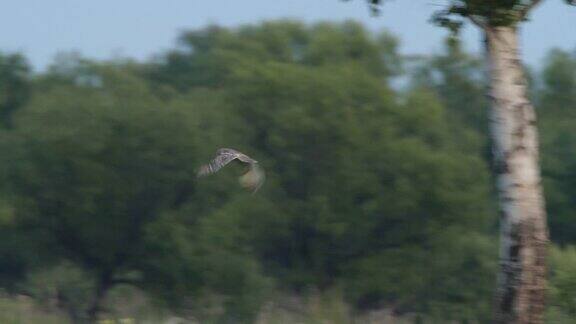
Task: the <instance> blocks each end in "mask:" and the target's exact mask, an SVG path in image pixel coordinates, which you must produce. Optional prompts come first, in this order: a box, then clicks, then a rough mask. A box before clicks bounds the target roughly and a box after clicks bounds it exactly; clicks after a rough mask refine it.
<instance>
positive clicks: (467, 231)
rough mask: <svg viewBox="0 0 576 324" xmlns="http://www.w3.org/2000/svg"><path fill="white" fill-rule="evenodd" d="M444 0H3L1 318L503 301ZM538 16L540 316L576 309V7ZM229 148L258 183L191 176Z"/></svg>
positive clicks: (472, 58) (311, 318)
mask: <svg viewBox="0 0 576 324" xmlns="http://www.w3.org/2000/svg"><path fill="white" fill-rule="evenodd" d="M443 3H444V2H442V1H438V3H436V2H434V1H413V2H408V1H395V2H390V3H389V4H387V5H386V6H385V7H384V11H383V12H382V15H381V16H380V17H375V18H373V17H372V18H371V17H370V13H369V10H368V9H367V8H366V6H365V3H363V2H362V1H355V2H339V1H336V0H318V1H315V2H313V4H312V3H310V1H305V0H296V1H285V2H272V1H264V0H252V1H242V2H238V1H231V0H228V1H219V2H218V3H215V2H208V1H205V2H200V1H191V2H190V3H185V1H182V0H171V1H164V2H152V1H138V2H137V1H123V2H116V1H111V0H105V1H99V2H97V3H96V2H94V3H82V4H78V2H75V1H71V0H70V1H64V0H59V1H56V2H45V1H39V0H36V1H32V0H26V1H19V2H12V3H11V4H4V5H3V7H4V8H3V11H2V13H1V14H0V152H1V153H0V323H32V324H35V323H85V322H94V321H96V320H98V321H99V322H100V323H262V324H264V323H270V324H275V323H310V324H313V323H488V322H489V320H490V316H491V303H492V297H493V289H494V287H495V270H496V265H497V233H498V226H497V225H498V224H497V218H498V213H497V208H496V206H495V199H494V196H495V193H494V192H493V185H492V178H491V175H490V174H491V172H490V164H489V160H490V150H489V143H488V138H487V135H486V134H487V120H486V108H487V104H488V101H487V100H486V98H485V94H484V93H485V89H486V84H485V78H484V66H483V61H482V58H481V54H482V52H481V51H482V50H481V42H480V41H481V40H480V39H479V37H478V34H477V33H476V32H475V31H474V30H473V29H472V28H470V27H468V28H466V29H465V30H464V31H463V34H462V37H461V38H460V39H456V38H454V37H451V36H450V35H449V33H448V32H447V31H445V30H443V29H441V28H439V27H436V26H433V25H432V24H430V23H429V22H428V19H429V17H430V15H431V14H432V13H433V12H434V11H435V10H438V8H441V6H442V4H443ZM533 20H534V21H533V22H528V23H527V24H526V28H525V29H524V35H523V43H524V44H525V46H524V48H525V51H524V52H525V57H526V62H527V64H528V66H527V71H528V73H529V76H530V80H531V86H530V89H531V96H532V98H533V100H534V103H535V105H536V107H537V110H538V113H539V118H540V120H539V124H540V127H541V128H540V129H541V134H540V136H541V141H542V160H543V161H542V163H543V176H544V185H545V193H546V198H547V204H548V205H547V208H548V212H549V215H550V218H549V225H550V231H551V237H552V241H553V247H552V253H551V256H550V262H551V271H550V290H549V294H550V297H549V298H550V302H549V306H548V311H547V317H548V322H549V323H574V318H576V154H575V153H576V132H575V131H574V129H575V128H576V52H575V49H576V34H575V33H573V32H572V31H574V30H575V28H576V10H574V9H573V8H569V7H564V6H562V5H561V3H560V1H557V3H555V2H553V1H547V2H546V3H545V5H543V6H542V7H541V8H539V9H538V10H537V12H536V13H535V15H534V19H533ZM551 26H552V27H551ZM562 30H564V32H562ZM220 147H233V148H236V149H239V150H241V151H243V152H245V153H247V154H249V155H250V156H252V157H254V158H255V159H257V160H259V161H260V163H261V164H262V166H263V167H264V168H265V170H266V173H267V182H266V183H265V184H264V186H263V187H262V188H261V189H260V191H259V192H258V193H257V194H255V195H251V194H250V193H248V192H245V191H242V189H241V188H240V186H239V185H238V182H237V181H238V180H237V177H238V175H239V174H241V172H242V169H241V168H235V167H234V166H232V167H229V168H225V169H224V170H222V172H220V173H218V174H216V175H214V176H212V177H209V178H203V179H199V180H198V179H196V177H195V171H196V170H197V168H198V167H199V166H200V165H201V164H203V163H206V162H207V161H209V160H210V159H211V158H212V157H213V155H214V153H215V151H216V149H217V148H220Z"/></svg>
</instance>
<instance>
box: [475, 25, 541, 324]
mask: <svg viewBox="0 0 576 324" xmlns="http://www.w3.org/2000/svg"><path fill="white" fill-rule="evenodd" d="M486 50H487V51H486V55H487V60H488V64H489V76H490V98H491V100H492V108H491V111H490V132H491V138H492V141H493V154H494V168H495V170H496V185H497V189H498V194H499V201H500V215H501V216H500V217H501V218H500V229H501V230H500V265H499V272H498V287H497V293H496V303H495V322H496V323H522V324H524V323H542V322H543V313H544V298H545V293H546V254H547V253H546V250H547V243H548V230H547V225H546V211H545V209H544V199H543V197H542V188H541V181H540V170H539V162H538V134H537V129H536V116H535V112H534V108H533V107H532V105H531V104H530V101H529V99H528V97H527V79H526V77H525V75H524V71H523V67H522V64H521V60H520V53H519V44H518V30H517V28H516V27H489V28H487V30H486Z"/></svg>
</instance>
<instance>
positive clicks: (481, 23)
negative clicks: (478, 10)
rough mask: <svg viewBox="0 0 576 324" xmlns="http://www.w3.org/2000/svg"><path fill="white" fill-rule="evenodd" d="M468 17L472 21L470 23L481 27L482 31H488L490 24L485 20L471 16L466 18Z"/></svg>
mask: <svg viewBox="0 0 576 324" xmlns="http://www.w3.org/2000/svg"><path fill="white" fill-rule="evenodd" d="M466 17H468V19H470V21H471V22H472V23H473V24H474V25H476V26H477V27H479V28H481V29H483V30H488V24H487V23H486V22H485V21H484V20H482V19H481V18H480V17H478V16H474V15H469V16H466Z"/></svg>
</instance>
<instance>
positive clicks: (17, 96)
mask: <svg viewBox="0 0 576 324" xmlns="http://www.w3.org/2000/svg"><path fill="white" fill-rule="evenodd" d="M30 78H31V77H30V67H29V66H28V62H27V61H26V59H25V58H24V56H22V55H20V54H9V55H6V54H0V124H2V126H4V127H10V126H12V115H13V114H14V112H15V111H16V110H17V109H18V108H20V107H21V106H22V105H23V104H24V103H25V102H26V100H27V99H28V98H29V95H30V82H31V80H30Z"/></svg>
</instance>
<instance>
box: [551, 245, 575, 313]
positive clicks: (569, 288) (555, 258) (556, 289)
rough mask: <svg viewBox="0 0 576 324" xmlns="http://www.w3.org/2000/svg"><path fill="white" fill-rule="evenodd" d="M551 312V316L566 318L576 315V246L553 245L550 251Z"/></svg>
mask: <svg viewBox="0 0 576 324" xmlns="http://www.w3.org/2000/svg"><path fill="white" fill-rule="evenodd" d="M550 261H551V276H550V299H551V301H550V306H551V307H550V312H549V316H550V317H554V318H558V319H559V320H558V321H557V322H558V323H562V322H561V321H560V319H562V318H563V319H564V322H565V323H569V320H568V319H572V320H573V319H574V317H576V248H575V247H574V246H567V247H565V248H559V247H553V248H552V251H551V253H550Z"/></svg>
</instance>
